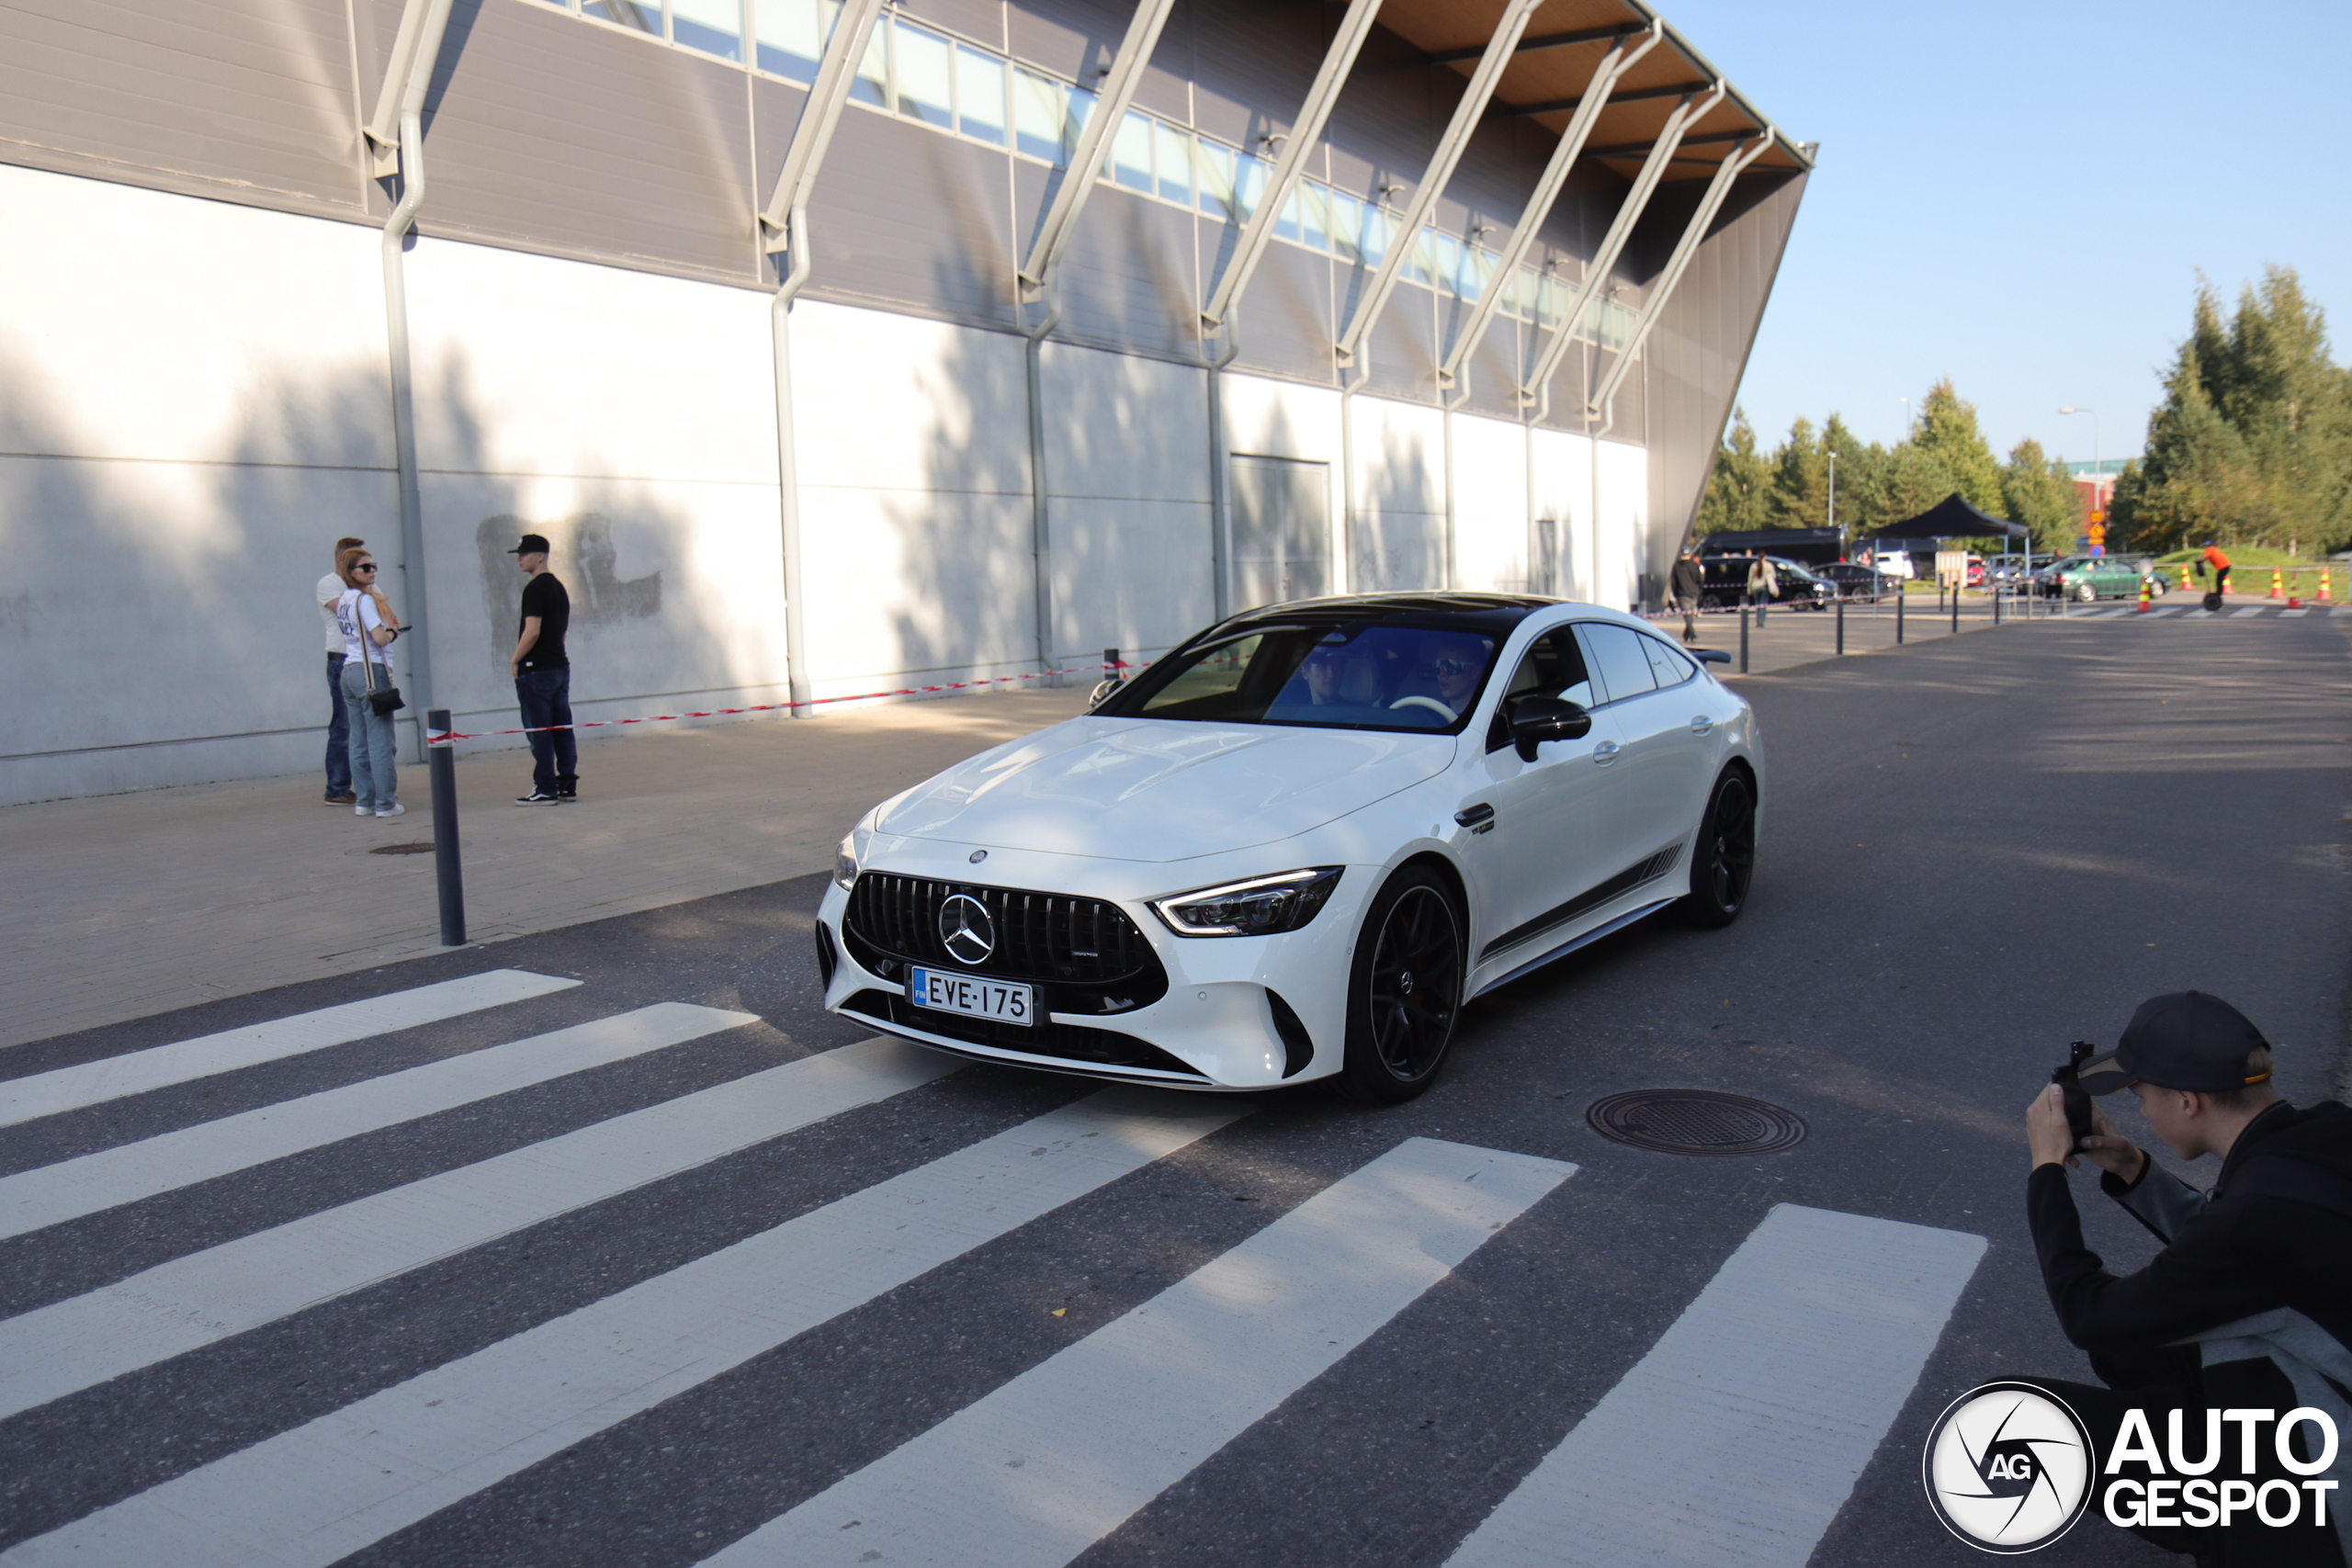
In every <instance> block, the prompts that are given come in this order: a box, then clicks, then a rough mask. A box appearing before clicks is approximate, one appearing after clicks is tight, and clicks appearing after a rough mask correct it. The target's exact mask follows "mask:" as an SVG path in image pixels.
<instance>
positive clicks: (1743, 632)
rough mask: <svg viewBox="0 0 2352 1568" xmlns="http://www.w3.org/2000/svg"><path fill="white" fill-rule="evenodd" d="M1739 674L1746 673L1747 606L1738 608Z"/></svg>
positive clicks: (1743, 605)
mask: <svg viewBox="0 0 2352 1568" xmlns="http://www.w3.org/2000/svg"><path fill="white" fill-rule="evenodd" d="M1739 672H1740V673H1741V674H1743V675H1745V674H1747V605H1746V604H1742V605H1741V606H1740V607H1739Z"/></svg>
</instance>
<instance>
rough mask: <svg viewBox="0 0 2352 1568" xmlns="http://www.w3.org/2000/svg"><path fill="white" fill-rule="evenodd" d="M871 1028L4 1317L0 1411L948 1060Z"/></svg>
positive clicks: (342, 1289) (556, 1210)
mask: <svg viewBox="0 0 2352 1568" xmlns="http://www.w3.org/2000/svg"><path fill="white" fill-rule="evenodd" d="M962 1066H964V1063H963V1062H962V1061H960V1060H958V1059H957V1058H956V1057H954V1056H949V1055H944V1054H942V1053H940V1052H936V1051H926V1050H924V1049H922V1047H921V1046H919V1045H910V1044H907V1043H904V1042H901V1041H896V1040H890V1039H888V1038H883V1037H879V1036H877V1037H876V1038H875V1039H872V1040H867V1041H865V1042H863V1043H859V1044H855V1045H845V1046H842V1048H841V1049H840V1050H838V1051H828V1052H826V1053H825V1054H824V1055H818V1056H809V1057H804V1058H803V1059H802V1060H800V1061H797V1062H787V1063H786V1064H785V1065H784V1066H780V1067H770V1068H769V1069H768V1070H767V1071H765V1072H761V1073H753V1074H752V1075H751V1076H750V1077H741V1078H736V1079H733V1080H732V1081H730V1082H728V1083H722V1084H716V1085H713V1086H712V1087H711V1088H709V1089H702V1090H699V1091H697V1092H696V1093H694V1094H687V1095H681V1096H679V1097H678V1098H677V1099H675V1100H666V1101H664V1102H663V1103H662V1104H660V1105H653V1106H648V1107H647V1108H645V1109H644V1110H642V1111H630V1112H628V1114H626V1115H622V1116H615V1117H612V1118H610V1119H609V1120H607V1121H604V1122H596V1123H595V1124H594V1125H593V1126H588V1127H582V1128H581V1129H580V1130H579V1131H577V1132H573V1133H566V1134H563V1135H562V1136H560V1137H555V1138H548V1139H546V1140H544V1141H542V1142H540V1143H536V1144H531V1145H526V1147H523V1148H519V1149H515V1150H512V1151H510V1152H508V1153H506V1154H503V1155H498V1156H494V1157H492V1158H490V1159H486V1160H481V1161H477V1162H476V1163H474V1164H472V1165H469V1166H462V1167H459V1168H458V1169H455V1170H447V1171H443V1172H441V1173H440V1174H439V1175H437V1176H429V1177H426V1178H424V1179H423V1180H421V1181H412V1182H410V1183H408V1184H407V1185H406V1186H402V1187H395V1188H392V1189H390V1190H388V1191H384V1192H378V1193H373V1194H371V1195H369V1196H368V1197H366V1198H360V1199H356V1200H355V1201H351V1202H348V1203H345V1204H341V1205H339V1206H337V1207H335V1208H332V1209H325V1210H322V1211H321V1212H319V1213H314V1214H306V1215H304V1216H303V1217H302V1218H300V1219H299V1220H292V1221H288V1223H287V1224H282V1225H278V1226H276V1227H274V1228H273V1229H270V1230H266V1231H258V1232H255V1233H254V1235H246V1236H240V1237H239V1238H237V1239H236V1240H234V1241H229V1242H223V1243H221V1244H220V1246H218V1247H207V1248H205V1249H204V1250H202V1251H200V1252H193V1253H190V1254H188V1255H187V1256H186V1257H184V1258H174V1259H173V1260H172V1261H170V1262H168V1263H163V1264H158V1265H157V1266H156V1267H154V1268H153V1269H147V1270H145V1271H144V1272H142V1273H138V1274H134V1275H132V1276H130V1278H129V1279H127V1280H119V1281H117V1282H116V1283H114V1284H111V1285H107V1286H102V1287H100V1288H99V1289H97V1290H95V1291H91V1292H86V1293H85V1294H83V1295H79V1296H74V1297H72V1298H70V1299H69V1300H66V1301H62V1302H56V1303H51V1304H50V1305H48V1306H44V1307H37V1308H35V1309H34V1310H33V1311H31V1312H28V1313H24V1314H20V1315H18V1316H16V1317H12V1318H10V1319H8V1320H7V1321H6V1322H5V1323H0V1417H6V1416H13V1415H15V1414H17V1412H18V1411H20V1410H28V1409H30V1408H32V1407H33V1406H34V1405H36V1404H45V1403H46V1402H48V1401H50V1400H52V1399H57V1398H60V1397H62V1396H63V1395H65V1394H69V1393H74V1391H75V1390H77V1389H83V1388H87V1387H89V1386H90V1385H91V1384H93V1383H96V1382H104V1381H106V1380H107V1379H108V1378H112V1377H119V1376H121V1375H122V1374H123V1373H125V1372H129V1371H137V1370H138V1369H139V1368H141V1367H144V1366H149V1365H152V1364H153V1363H154V1362H156V1361H161V1360H164V1359H167V1358H169V1357H172V1356H178V1355H183V1354H185V1353H187V1351H190V1350H196V1349H200V1348H203V1347H205V1346H207V1345H210V1344H214V1343H216V1342H218V1341H220V1340H222V1339H226V1338H228V1337H231V1336H232V1335H236V1334H243V1333H244V1332H245V1331H246V1330H247V1329H250V1328H258V1327H260V1326H261V1325H263V1324H266V1323H270V1322H273V1321H275V1320H277V1318H281V1317H284V1316H286V1315H287V1314H289V1313H296V1312H300V1311H301V1310H302V1309H304V1308H305V1307H312V1306H316V1305H318V1304H319V1303H322V1302H327V1301H332V1300H334V1298H335V1297H337V1296H341V1295H346V1294H348V1293H349V1292H353V1291H356V1290H361V1289H364V1288H365V1287H367V1286H368V1285H372V1284H375V1283H376V1282H378V1281H379V1280H388V1279H390V1278H392V1277H393V1276H394V1275H398V1274H404V1273H406V1272H407V1271H408V1270H410V1269H418V1268H422V1267H423V1266H424V1265H425V1264H427V1263H430V1262H432V1261H434V1260H435V1258H447V1257H449V1256H450V1255H452V1254H454V1253H458V1252H463V1251H465V1250H466V1249H467V1248H469V1247H480V1246H481V1245H482V1244H483V1243H484V1242H488V1241H494V1240H496V1239H497V1238H498V1237H500V1236H502V1235H508V1234H510V1233H512V1232H515V1231H518V1230H522V1229H524V1228H525V1227H526V1226H529V1225H535V1224H539V1223H541V1222H542V1221H545V1220H551V1219H554V1218H555V1217H556V1216H557V1215H559V1214H566V1213H571V1211H572V1210H574V1209H578V1208H582V1207H585V1206H586V1205H587V1204H590V1203H594V1202H596V1201H600V1200H602V1199H605V1198H610V1197H613V1196H616V1194H619V1193H622V1192H626V1191H628V1190H630V1189H631V1188H634V1187H641V1186H643V1185H645V1184H646V1183H647V1182H650V1181H658V1180H660V1179H662V1178H663V1177H665V1176H673V1175H675V1174H677V1173H678V1172H680V1171H682V1170H690V1169H692V1168H695V1167H696V1166H699V1165H707V1164H708V1163H709V1162H710V1161H712V1160H715V1159H718V1158H720V1157H722V1156H727V1155H730V1154H733V1153H735V1152H736V1151H737V1150H739V1149H746V1148H749V1147H751V1146H752V1145H754V1144H761V1143H765V1142H766V1141H767V1140H769V1139H770V1138H774V1137H775V1136H777V1135H778V1134H784V1133H788V1132H791V1131H792V1130H793V1129H795V1128H797V1127H805V1126H807V1125H809V1123H810V1122H817V1121H820V1120H822V1119H823V1118H825V1117H828V1116H835V1115H839V1114H840V1113H841V1112H842V1111H849V1110H854V1108H856V1107H858V1106H861V1105H866V1104H871V1103H872V1102H873V1101H875V1100H883V1099H887V1098H888V1097H889V1096H891V1095H894V1094H898V1093H900V1092H901V1091H903V1090H906V1089H913V1088H915V1087H916V1086H918V1085H920V1084H925V1083H929V1082H930V1081H931V1080H932V1079H933V1078H937V1077H944V1076H945V1075H947V1074H949V1073H952V1072H956V1071H957V1070H959V1069H960V1068H961V1067H962Z"/></svg>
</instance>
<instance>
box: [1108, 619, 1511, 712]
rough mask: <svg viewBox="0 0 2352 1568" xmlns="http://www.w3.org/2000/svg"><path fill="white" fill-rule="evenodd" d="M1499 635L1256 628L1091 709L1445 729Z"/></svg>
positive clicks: (1403, 628)
mask: <svg viewBox="0 0 2352 1568" xmlns="http://www.w3.org/2000/svg"><path fill="white" fill-rule="evenodd" d="M1499 642H1500V639H1499V638H1498V637H1496V636H1495V635H1493V634H1492V633H1490V632H1487V631H1480V630H1473V629H1469V628H1465V627H1453V626H1442V625H1440V626H1430V625H1428V624H1420V625H1414V624H1409V623H1403V624H1400V623H1397V622H1382V621H1372V620H1364V621H1357V622H1352V623H1348V624H1343V625H1339V626H1333V625H1331V624H1330V623H1329V622H1325V623H1323V624H1321V625H1294V626H1253V627H1251V628H1250V629H1249V630H1247V631H1243V632H1238V633H1236V634H1234V635H1233V636H1230V637H1222V638H1219V639H1217V640H1216V641H1213V642H1209V643H1205V644H1202V645H1199V646H1195V647H1193V648H1188V649H1180V650H1179V651H1177V652H1175V653H1172V654H1170V655H1169V656H1168V657H1167V658H1166V659H1163V660H1160V661H1159V663H1157V664H1155V665H1153V666H1152V667H1151V669H1150V670H1149V671H1146V672H1145V673H1144V674H1143V675H1142V676H1140V677H1138V678H1137V679H1136V681H1135V682H1132V683H1131V684H1129V685H1127V686H1125V687H1124V688H1122V689H1121V690H1119V691H1117V692H1114V693H1113V694H1111V695H1110V696H1109V697H1108V698H1106V699H1105V700H1104V702H1103V705H1102V706H1101V707H1100V708H1098V709H1096V710H1095V711H1096V712H1098V713H1102V714H1106V715H1110V716H1116V717H1122V718H1177V719H1194V720H1199V721H1202V722H1204V723H1211V724H1283V725H1305V726H1313V727H1319V728H1341V729H1400V730H1423V731H1439V730H1442V731H1449V732H1451V731H1454V730H1458V729H1460V728H1461V727H1462V724H1463V721H1464V718H1465V717H1466V716H1468V714H1469V712H1470V710H1471V709H1472V708H1473V707H1475V706H1476V705H1477V701H1478V693H1479V690H1480V689H1481V688H1482V687H1483V686H1484V685H1485V684H1486V681H1487V671H1488V670H1489V669H1490V668H1491V667H1492V666H1493V664H1494V661H1495V649H1497V647H1498V645H1499Z"/></svg>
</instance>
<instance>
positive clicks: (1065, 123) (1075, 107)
mask: <svg viewBox="0 0 2352 1568" xmlns="http://www.w3.org/2000/svg"><path fill="white" fill-rule="evenodd" d="M1097 101H1098V100H1097V98H1096V96H1095V95H1094V94H1092V93H1090V92H1088V91H1087V90H1086V89H1085V88H1083V87H1068V88H1064V89H1063V91H1062V155H1061V157H1060V159H1059V160H1058V162H1059V163H1062V164H1068V163H1069V160H1070V154H1071V153H1073V152H1077V151H1078V139H1079V138H1080V136H1082V135H1084V134H1085V133H1086V122H1087V121H1088V120H1090V119H1092V118H1094V106H1095V104H1096V102H1097Z"/></svg>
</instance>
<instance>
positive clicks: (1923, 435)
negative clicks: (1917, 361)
mask: <svg viewBox="0 0 2352 1568" xmlns="http://www.w3.org/2000/svg"><path fill="white" fill-rule="evenodd" d="M1906 445H1909V446H1914V447H1916V448H1917V450H1918V451H1919V453H1920V454H1921V455H1922V456H1923V457H1930V458H1932V459H1933V460H1934V462H1935V464H1936V465H1937V466H1939V468H1941V469H1942V471H1943V472H1944V473H1946V474H1948V475H1949V476H1950V477H1951V490H1948V491H1945V492H1944V495H1950V494H1951V493H1952V492H1953V491H1958V492H1959V494H1960V496H1961V498H1962V500H1964V501H1966V502H1968V503H1969V504H1970V505H1971V506H1973V507H1975V508H1976V509H1977V510H1978V511H1980V512H1984V513H1991V514H1992V515H1995V516H1998V515H1999V514H2000V511H2001V466H2000V464H1998V463H1996V462H1995V461H1994V460H1993V449H1992V448H1991V447H1990V446H1986V445H1985V433H1984V431H1983V430H1981V429H1980V428H1978V426H1977V423H1976V405H1975V404H1973V403H1972V402H1968V401H1966V400H1963V399H1962V397H1961V395H1960V393H1959V392H1958V391H1957V390H1956V389H1954V388H1953V386H1952V384H1951V378H1949V377H1947V378H1944V379H1943V380H1940V381H1939V382H1937V383H1936V384H1935V385H1934V386H1932V387H1930V388H1928V395H1927V397H1926V398H1925V399H1924V400H1922V401H1921V402H1920V405H1919V429H1918V434H1916V435H1914V436H1913V437H1912V438H1911V440H1910V441H1909V442H1908V443H1907V444H1906ZM1922 471H1925V470H1922ZM1935 499H1936V501H1941V500H1943V499H1944V497H1943V495H1939V496H1937V497H1936V498H1935ZM1934 504H1935V502H1928V505H1930V506H1932V505H1934ZM1925 510H1926V508H1925V507H1920V508H1917V509H1916V511H1915V512H1914V513H1905V515H1916V514H1917V511H1925Z"/></svg>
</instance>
